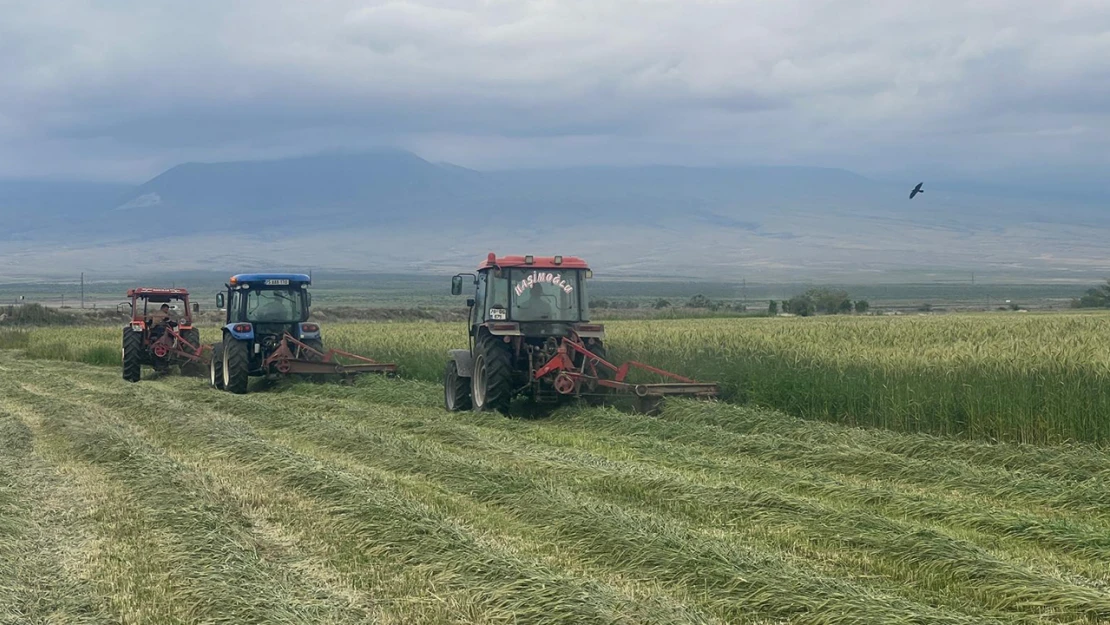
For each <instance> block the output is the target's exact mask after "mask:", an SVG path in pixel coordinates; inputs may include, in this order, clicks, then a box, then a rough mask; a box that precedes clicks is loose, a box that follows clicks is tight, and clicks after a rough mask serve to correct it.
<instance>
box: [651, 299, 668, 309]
mask: <svg viewBox="0 0 1110 625" xmlns="http://www.w3.org/2000/svg"><path fill="white" fill-rule="evenodd" d="M654 306H655V308H657V309H658V308H670V307H671V303H670V302H668V301H667V300H665V299H662V298H660V299H657V300H655V304H654Z"/></svg>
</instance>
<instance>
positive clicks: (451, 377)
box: [443, 359, 470, 412]
mask: <svg viewBox="0 0 1110 625" xmlns="http://www.w3.org/2000/svg"><path fill="white" fill-rule="evenodd" d="M443 407H444V408H446V409H447V412H459V411H460V410H469V409H470V380H468V379H466V378H463V377H460V376H459V365H458V363H456V362H455V361H454V359H452V360H448V361H447V370H446V371H445V372H444V373H443Z"/></svg>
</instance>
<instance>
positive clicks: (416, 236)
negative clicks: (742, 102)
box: [0, 150, 1110, 281]
mask: <svg viewBox="0 0 1110 625" xmlns="http://www.w3.org/2000/svg"><path fill="white" fill-rule="evenodd" d="M917 182H919V180H907V181H905V183H902V184H892V183H890V182H888V181H880V180H874V179H871V178H868V177H864V176H861V175H858V174H855V173H852V172H849V171H846V170H842V169H830V168H816V167H732V168H708V167H677V166H651V167H589V168H570V169H544V170H506V171H476V170H472V169H466V168H463V167H459V166H456V165H452V164H448V163H433V162H429V161H426V160H424V159H422V158H420V157H419V156H417V155H415V154H412V153H409V152H404V151H395V150H382V151H373V152H362V153H328V154H317V155H311V156H303V157H297V158H287V159H279V160H268V161H243V162H227V163H185V164H181V165H178V166H175V167H172V168H170V169H169V170H167V171H165V172H163V173H162V174H160V175H158V176H155V177H154V178H152V179H150V180H148V181H146V182H144V183H142V184H140V185H138V186H132V185H123V184H109V183H84V182H55V181H22V180H15V181H13V180H7V181H5V180H0V220H2V223H3V224H4V228H3V230H0V279H2V278H9V279H28V278H35V277H52V276H62V275H70V274H74V273H76V272H80V271H86V272H92V273H95V274H97V275H101V276H105V277H108V276H126V275H129V274H132V273H134V272H135V271H136V270H137V269H138V268H142V269H143V270H160V271H172V270H175V269H180V270H197V269H204V270H208V269H219V270H228V271H233V270H239V269H263V268H301V269H303V268H306V267H317V268H335V269H344V270H364V271H388V272H391V273H394V272H398V271H400V272H406V271H413V272H421V273H430V272H453V271H458V270H462V269H466V268H469V267H471V266H472V265H473V264H474V263H475V262H476V261H477V260H478V259H479V258H480V257H482V256H484V255H485V254H486V253H487V252H488V251H491V250H492V251H497V252H498V253H528V252H532V253H537V254H553V253H562V254H578V255H582V256H585V257H587V258H588V259H589V260H590V261H591V262H592V264H594V265H595V266H596V267H597V268H598V274H599V275H613V276H625V277H629V278H632V277H656V278H658V277H682V278H690V279H698V278H701V279H706V280H714V281H720V280H722V279H736V280H740V279H747V280H749V281H753V280H765V281H774V280H786V279H790V280H798V279H813V280H822V279H837V280H857V281H915V280H928V279H933V278H937V277H940V278H944V277H946V276H947V277H950V276H953V275H964V274H966V273H969V272H971V271H974V272H976V273H977V275H979V276H983V277H987V276H990V275H995V276H997V277H999V279H1017V278H1021V279H1029V280H1072V279H1074V280H1090V279H1092V277H1101V276H1102V274H1104V273H1107V272H1110V261H1108V260H1107V258H1106V255H1105V252H1104V249H1103V248H1104V241H1105V240H1106V238H1107V234H1108V233H1110V232H1108V231H1110V214H1107V211H1106V210H1105V201H1104V200H1105V198H1104V196H1100V195H1098V194H1097V193H1096V194H1095V195H1093V196H1082V197H1066V198H1056V197H1054V196H1053V195H1052V194H1051V192H1041V193H1038V192H1035V191H1034V190H1030V191H1029V192H1015V191H1014V190H1013V189H1007V188H1005V187H992V186H990V185H984V184H980V185H975V184H968V183H966V182H965V183H962V184H955V183H953V184H952V185H951V186H948V187H946V186H945V185H944V184H943V183H939V184H934V183H931V182H929V181H926V184H925V190H926V193H925V194H924V195H920V196H918V197H917V198H915V199H913V200H910V199H908V197H907V196H908V192H909V189H910V188H912V186H913V185H914V184H916V183H917Z"/></svg>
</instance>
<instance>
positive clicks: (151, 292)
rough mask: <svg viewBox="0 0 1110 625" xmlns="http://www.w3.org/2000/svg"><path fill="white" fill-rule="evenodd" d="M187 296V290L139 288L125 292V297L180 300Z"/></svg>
mask: <svg viewBox="0 0 1110 625" xmlns="http://www.w3.org/2000/svg"><path fill="white" fill-rule="evenodd" d="M188 295H189V291H188V289H160V288H157V287H149V286H141V287H138V288H135V289H128V290H127V297H144V298H147V299H149V298H151V297H168V298H182V297H186V296H188Z"/></svg>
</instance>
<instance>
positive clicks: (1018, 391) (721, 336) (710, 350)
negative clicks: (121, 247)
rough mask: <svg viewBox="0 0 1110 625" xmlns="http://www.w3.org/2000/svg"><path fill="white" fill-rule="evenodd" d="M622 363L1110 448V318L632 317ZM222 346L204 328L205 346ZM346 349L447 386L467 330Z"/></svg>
mask: <svg viewBox="0 0 1110 625" xmlns="http://www.w3.org/2000/svg"><path fill="white" fill-rule="evenodd" d="M607 328H608V333H609V346H610V351H611V353H612V355H613V357H614V359H619V358H634V359H638V360H643V361H645V362H649V363H652V364H656V365H658V366H662V367H664V368H667V369H671V370H673V371H676V372H679V373H684V374H687V375H690V376H692V377H695V378H698V379H701V380H706V381H718V382H720V383H721V384H722V387H723V389H724V391H725V398H726V399H727V400H728V401H731V402H737V403H751V404H754V405H760V406H768V407H774V408H777V409H780V410H783V411H786V412H788V413H790V414H793V415H797V416H801V417H805V418H814V419H823V420H828V421H834V422H838V423H845V424H850V425H864V426H876V427H883V428H888V429H893V430H899V431H908V432H931V433H938V434H954V435H960V436H969V437H974V438H979V439H985V440H1007V441H1020V442H1033V443H1045V442H1065V441H1082V442H1107V441H1110V349H1107V347H1106V345H1107V337H1110V316H1107V315H1090V314H1051V315H1016V314H1014V315H962V316H956V315H952V316H930V317H894V318H891V317H885V318H884V317H835V318H811V319H801V318H789V319H781V318H780V319H697V320H693V319H691V320H666V321H621V322H613V323H609V324H607ZM119 332H120V331H119V329H116V328H111V329H109V328H104V329H98V330H91V331H90V330H89V329H87V328H64V329H51V330H35V331H31V332H30V334H29V335H28V334H23V333H20V332H18V331H14V332H13V331H8V332H6V333H0V346H2V345H8V346H10V347H13V348H17V349H22V350H24V351H25V352H26V353H27V354H28V355H31V356H33V357H41V358H52V359H62V360H73V361H80V362H86V363H90V364H105V365H107V364H112V365H114V364H116V363H118V362H119ZM216 337H218V334H216V331H215V330H212V329H208V330H206V331H205V339H206V340H215V339H216ZM324 337H325V340H326V342H327V343H328V344H329V345H331V346H334V347H339V348H342V349H347V350H350V351H354V352H358V353H365V354H368V355H370V356H372V357H374V358H377V359H379V360H390V361H394V362H397V363H398V364H399V365H400V366H401V374H402V375H403V376H405V377H408V378H413V379H419V380H426V381H437V380H439V377H440V375H441V374H442V371H443V362H444V357H445V356H444V354H445V352H446V350H447V349H449V348H453V347H461V346H465V345H466V331H465V327H463V325H462V324H454V323H431V322H420V323H377V324H334V325H328V326H325V328H324Z"/></svg>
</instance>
